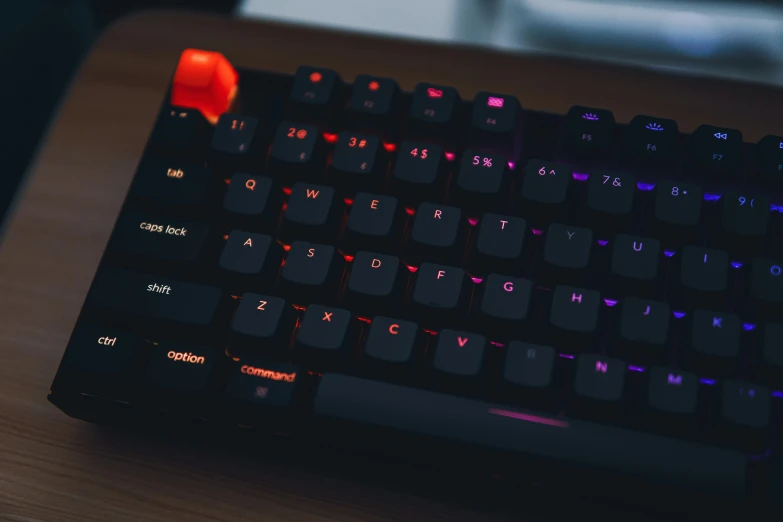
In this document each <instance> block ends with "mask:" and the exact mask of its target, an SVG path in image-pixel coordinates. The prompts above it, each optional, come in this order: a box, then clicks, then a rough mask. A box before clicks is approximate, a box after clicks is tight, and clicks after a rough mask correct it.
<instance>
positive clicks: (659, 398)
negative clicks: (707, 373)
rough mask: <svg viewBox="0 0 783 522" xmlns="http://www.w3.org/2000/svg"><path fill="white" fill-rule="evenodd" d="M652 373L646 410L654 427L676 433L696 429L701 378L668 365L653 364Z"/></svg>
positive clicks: (651, 425) (667, 432) (657, 429)
mask: <svg viewBox="0 0 783 522" xmlns="http://www.w3.org/2000/svg"><path fill="white" fill-rule="evenodd" d="M649 375H650V376H649V380H648V383H647V411H646V414H647V417H648V420H649V421H650V422H649V425H650V427H652V428H653V429H654V430H656V431H661V432H663V433H666V434H672V435H682V434H685V433H688V432H691V431H693V430H694V429H695V427H696V413H697V409H696V408H697V405H698V398H699V378H698V377H697V376H696V375H695V374H693V373H690V372H684V371H681V370H677V369H673V368H669V367H665V366H653V367H652V368H650V374H649Z"/></svg>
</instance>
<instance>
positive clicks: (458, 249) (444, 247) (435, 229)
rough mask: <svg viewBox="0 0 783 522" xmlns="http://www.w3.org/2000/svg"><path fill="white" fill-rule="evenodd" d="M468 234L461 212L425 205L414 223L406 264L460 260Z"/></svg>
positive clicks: (454, 208) (441, 206) (417, 214)
mask: <svg viewBox="0 0 783 522" xmlns="http://www.w3.org/2000/svg"><path fill="white" fill-rule="evenodd" d="M465 232H466V230H465V223H463V221H462V211H461V210H460V209H459V208H457V207H450V206H447V205H435V204H433V203H422V204H421V205H419V208H418V210H417V211H416V217H415V218H414V220H413V230H412V231H411V235H410V239H409V242H408V245H407V248H406V250H405V260H406V261H407V262H408V263H410V264H413V265H416V264H418V263H419V262H421V261H422V260H425V259H426V260H428V261H443V262H445V261H452V262H453V261H454V260H455V259H461V254H462V250H463V248H464V246H465V243H464V240H465V237H464V236H465Z"/></svg>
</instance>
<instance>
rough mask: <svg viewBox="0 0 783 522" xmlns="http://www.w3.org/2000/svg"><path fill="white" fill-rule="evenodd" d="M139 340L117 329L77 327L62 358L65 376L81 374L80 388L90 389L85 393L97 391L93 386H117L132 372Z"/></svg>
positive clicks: (90, 326) (79, 379) (96, 326)
mask: <svg viewBox="0 0 783 522" xmlns="http://www.w3.org/2000/svg"><path fill="white" fill-rule="evenodd" d="M140 340H141V339H140V338H139V337H138V336H136V335H133V334H130V333H127V332H124V331H121V330H117V329H116V328H111V327H104V326H98V325H86V324H85V325H81V326H78V327H77V328H76V329H75V330H74V332H73V335H71V340H70V342H69V343H68V348H67V350H66V351H65V356H64V357H63V362H62V369H63V370H65V373H64V375H78V376H79V378H78V381H77V382H78V385H79V387H80V388H85V387H86V388H89V389H83V391H85V392H90V391H97V388H94V387H95V385H97V384H99V383H102V384H104V385H107V386H108V385H109V384H112V383H116V382H117V380H118V378H119V377H120V376H122V375H125V374H126V373H127V372H128V370H129V369H130V366H131V363H132V357H133V353H134V350H135V349H136V347H137V346H138V345H139V342H140ZM61 374H63V372H61ZM84 377H87V378H86V379H85V378H84Z"/></svg>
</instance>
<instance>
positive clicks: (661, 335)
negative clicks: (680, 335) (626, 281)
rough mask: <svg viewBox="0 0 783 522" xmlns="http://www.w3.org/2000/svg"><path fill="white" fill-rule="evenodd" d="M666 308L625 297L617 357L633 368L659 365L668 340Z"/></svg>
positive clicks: (667, 307) (661, 304)
mask: <svg viewBox="0 0 783 522" xmlns="http://www.w3.org/2000/svg"><path fill="white" fill-rule="evenodd" d="M670 316H671V312H670V309H669V305H668V304H667V303H665V302H662V301H653V300H648V299H640V298H638V297H626V298H625V299H623V300H622V301H621V302H620V331H619V335H618V336H617V340H616V342H617V344H616V347H617V354H618V355H619V356H621V357H622V358H623V359H624V360H626V361H629V362H632V363H636V364H650V363H655V362H660V361H662V360H663V359H664V358H665V356H666V349H667V346H668V345H667V341H668V338H669V317H670Z"/></svg>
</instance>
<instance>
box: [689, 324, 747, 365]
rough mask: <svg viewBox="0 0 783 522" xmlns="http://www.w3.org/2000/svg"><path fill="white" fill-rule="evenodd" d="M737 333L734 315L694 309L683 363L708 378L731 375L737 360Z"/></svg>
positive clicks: (738, 344) (738, 337) (738, 343)
mask: <svg viewBox="0 0 783 522" xmlns="http://www.w3.org/2000/svg"><path fill="white" fill-rule="evenodd" d="M740 330H741V328H740V321H739V318H738V317H737V316H736V315H733V314H725V313H719V312H713V311H709V310H702V309H698V310H695V311H694V312H693V316H692V319H691V334H690V343H689V347H688V350H687V352H686V354H685V362H686V363H687V364H688V366H689V367H690V368H693V370H694V371H697V372H700V373H701V374H706V375H708V376H711V377H715V376H718V377H720V376H724V375H728V374H731V373H733V372H734V371H736V365H737V358H738V357H739V349H740Z"/></svg>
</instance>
